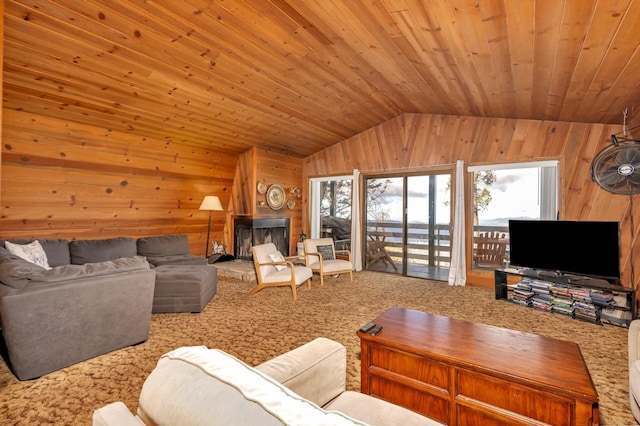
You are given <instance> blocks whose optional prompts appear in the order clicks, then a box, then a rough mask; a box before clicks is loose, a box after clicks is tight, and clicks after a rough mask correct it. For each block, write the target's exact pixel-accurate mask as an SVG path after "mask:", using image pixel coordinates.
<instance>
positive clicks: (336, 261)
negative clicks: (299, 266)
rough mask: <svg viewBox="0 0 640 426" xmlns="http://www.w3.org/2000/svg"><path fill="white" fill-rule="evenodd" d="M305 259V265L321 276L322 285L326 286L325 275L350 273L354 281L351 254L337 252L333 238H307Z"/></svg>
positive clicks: (344, 251) (346, 251)
mask: <svg viewBox="0 0 640 426" xmlns="http://www.w3.org/2000/svg"><path fill="white" fill-rule="evenodd" d="M304 258H305V264H306V265H307V266H308V267H309V268H311V270H312V271H313V272H315V273H318V274H319V275H320V285H324V276H325V275H339V274H346V273H348V274H349V277H350V278H351V281H353V264H352V263H351V252H350V251H349V250H336V248H335V245H334V243H333V238H315V239H314V238H307V239H306V240H304ZM345 258H346V259H345Z"/></svg>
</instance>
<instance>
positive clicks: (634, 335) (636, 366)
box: [629, 320, 640, 422]
mask: <svg viewBox="0 0 640 426" xmlns="http://www.w3.org/2000/svg"><path fill="white" fill-rule="evenodd" d="M629 401H630V403H631V412H632V413H633V417H635V418H636V420H637V421H638V422H640V320H633V321H631V324H630V325H629Z"/></svg>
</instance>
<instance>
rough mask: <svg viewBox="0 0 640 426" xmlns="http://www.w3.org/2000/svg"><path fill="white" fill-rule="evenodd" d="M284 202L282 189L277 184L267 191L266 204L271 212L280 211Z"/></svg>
mask: <svg viewBox="0 0 640 426" xmlns="http://www.w3.org/2000/svg"><path fill="white" fill-rule="evenodd" d="M284 202H285V195H284V188H282V186H280V185H277V184H274V185H271V186H270V187H269V190H268V191H267V204H269V207H271V208H272V209H273V210H280V209H281V208H282V206H284Z"/></svg>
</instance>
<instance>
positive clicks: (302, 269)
mask: <svg viewBox="0 0 640 426" xmlns="http://www.w3.org/2000/svg"><path fill="white" fill-rule="evenodd" d="M251 252H252V254H253V264H254V266H255V268H256V278H257V280H258V285H257V286H256V287H255V288H254V289H253V290H251V292H250V293H249V295H252V294H255V293H257V292H259V291H260V290H262V289H264V288H267V287H282V286H290V287H291V292H292V293H293V300H297V299H298V294H297V291H296V288H297V286H299V285H300V284H302V283H304V282H305V281H306V282H307V287H308V288H311V277H312V276H313V272H311V269H310V268H307V267H306V266H302V265H294V264H293V262H291V259H292V258H293V256H292V257H286V258H285V257H284V256H282V254H281V253H280V252H279V251H278V249H277V248H276V246H275V244H273V243H267V244H258V245H255V246H253V247H252V248H251Z"/></svg>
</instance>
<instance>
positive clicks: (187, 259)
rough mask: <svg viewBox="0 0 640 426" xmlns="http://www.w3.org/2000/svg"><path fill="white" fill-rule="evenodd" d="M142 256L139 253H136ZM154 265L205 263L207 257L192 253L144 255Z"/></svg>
mask: <svg viewBox="0 0 640 426" xmlns="http://www.w3.org/2000/svg"><path fill="white" fill-rule="evenodd" d="M138 254H140V255H141V256H142V254H141V253H138ZM146 258H147V260H148V261H149V263H151V264H152V265H154V266H163V265H206V264H207V259H205V258H204V257H200V256H195V255H193V254H172V255H169V256H146Z"/></svg>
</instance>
